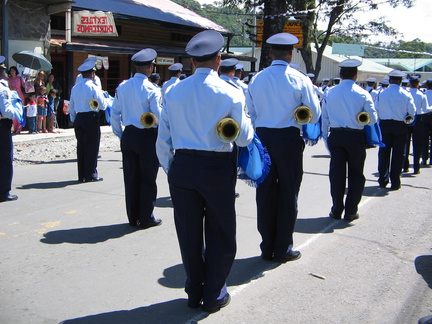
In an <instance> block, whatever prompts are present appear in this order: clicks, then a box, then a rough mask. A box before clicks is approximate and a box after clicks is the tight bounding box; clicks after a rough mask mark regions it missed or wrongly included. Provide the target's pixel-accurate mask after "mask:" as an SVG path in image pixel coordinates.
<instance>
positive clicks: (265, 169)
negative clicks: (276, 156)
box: [237, 133, 271, 188]
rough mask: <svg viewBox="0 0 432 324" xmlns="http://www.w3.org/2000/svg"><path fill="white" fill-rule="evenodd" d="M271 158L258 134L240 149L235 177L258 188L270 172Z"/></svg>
mask: <svg viewBox="0 0 432 324" xmlns="http://www.w3.org/2000/svg"><path fill="white" fill-rule="evenodd" d="M270 166H271V159H270V155H269V154H268V151H267V148H265V147H264V146H263V145H262V143H261V140H260V139H259V137H258V135H257V134H256V133H255V134H254V138H253V140H252V142H251V143H250V144H249V145H248V146H246V147H244V148H242V149H241V151H240V154H239V158H238V167H237V177H238V178H239V179H241V180H244V181H245V182H246V183H247V184H248V185H249V186H251V187H254V188H258V186H259V184H260V183H261V182H263V181H264V180H265V178H266V177H267V175H268V174H269V172H270Z"/></svg>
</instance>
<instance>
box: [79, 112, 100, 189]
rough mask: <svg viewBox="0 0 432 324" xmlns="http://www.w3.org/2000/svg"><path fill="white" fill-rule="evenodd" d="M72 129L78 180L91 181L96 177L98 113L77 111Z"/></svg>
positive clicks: (98, 139)
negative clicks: (75, 144)
mask: <svg viewBox="0 0 432 324" xmlns="http://www.w3.org/2000/svg"><path fill="white" fill-rule="evenodd" d="M74 130H75V137H76V139H77V159H78V161H77V162H78V181H83V180H85V181H91V180H92V179H95V178H97V177H98V172H97V157H98V154H99V145H100V137H101V131H100V123H99V114H98V113H97V112H85V113H78V114H77V115H76V118H75V121H74Z"/></svg>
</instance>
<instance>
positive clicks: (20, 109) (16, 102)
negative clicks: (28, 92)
mask: <svg viewBox="0 0 432 324" xmlns="http://www.w3.org/2000/svg"><path fill="white" fill-rule="evenodd" d="M11 93H12V96H11V101H12V106H14V108H15V118H16V119H18V121H19V123H20V125H21V126H22V127H24V126H25V125H26V116H25V114H24V106H23V103H22V99H21V98H20V97H19V95H18V92H16V91H11Z"/></svg>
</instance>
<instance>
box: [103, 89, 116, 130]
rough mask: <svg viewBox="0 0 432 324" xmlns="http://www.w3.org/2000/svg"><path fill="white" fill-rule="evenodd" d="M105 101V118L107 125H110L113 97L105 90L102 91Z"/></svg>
mask: <svg viewBox="0 0 432 324" xmlns="http://www.w3.org/2000/svg"><path fill="white" fill-rule="evenodd" d="M104 97H105V101H106V103H107V108H106V109H105V120H106V122H107V123H108V125H109V126H111V107H112V105H113V102H114V97H112V96H110V95H109V94H108V93H107V92H104Z"/></svg>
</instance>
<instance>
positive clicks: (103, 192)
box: [0, 142, 432, 324]
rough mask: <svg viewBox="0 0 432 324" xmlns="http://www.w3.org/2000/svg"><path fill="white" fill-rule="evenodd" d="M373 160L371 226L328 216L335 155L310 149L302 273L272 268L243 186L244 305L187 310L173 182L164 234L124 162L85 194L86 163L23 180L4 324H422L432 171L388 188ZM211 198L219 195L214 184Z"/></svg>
mask: <svg viewBox="0 0 432 324" xmlns="http://www.w3.org/2000/svg"><path fill="white" fill-rule="evenodd" d="M377 153H378V149H377V148H372V149H368V150H367V161H366V166H365V176H366V178H367V181H366V187H365V190H364V196H363V199H362V201H361V203H360V208H359V213H360V219H358V220H356V221H354V222H352V223H347V222H345V221H343V220H334V219H331V218H329V217H328V212H329V210H330V207H331V198H330V193H329V181H328V166H329V161H330V159H329V156H328V153H327V151H326V149H325V147H324V145H323V143H322V142H320V143H318V144H317V145H316V146H313V147H306V149H305V154H304V171H305V172H304V176H303V182H302V186H301V191H300V196H299V218H298V221H297V224H296V230H295V236H294V241H295V248H296V249H299V250H300V251H301V252H302V255H303V256H302V258H301V259H300V260H298V261H294V262H289V263H286V264H282V265H280V264H277V263H272V262H266V261H263V260H261V258H260V257H259V255H260V250H259V243H260V236H259V234H258V231H257V229H256V205H255V189H254V188H252V187H249V186H247V185H246V184H245V183H244V182H243V181H241V180H239V181H238V183H237V188H236V189H237V190H236V191H237V192H239V193H240V197H239V198H238V199H237V201H236V210H237V245H238V251H237V256H236V260H235V262H234V266H233V268H232V271H231V274H230V277H229V279H228V286H229V292H230V294H231V296H232V300H231V303H230V305H228V306H227V307H226V308H224V309H222V310H221V311H219V312H217V313H214V314H210V315H209V314H207V313H204V312H202V311H200V310H199V309H198V310H192V309H189V308H188V307H187V306H186V302H187V299H186V298H187V296H186V294H185V292H184V290H183V287H184V280H185V274H184V270H183V267H182V264H181V258H180V252H179V248H178V243H177V238H176V233H175V228H174V222H173V209H172V204H171V200H170V195H169V189H168V184H167V181H166V176H165V174H164V172H163V170H162V169H160V171H159V175H158V198H157V201H156V208H155V215H156V217H159V218H161V219H162V220H163V224H162V225H161V226H159V227H155V228H150V229H147V230H139V231H136V230H133V229H132V228H131V227H130V226H128V225H127V217H126V213H125V203H124V188H123V175H122V169H121V153H120V152H119V151H116V152H103V153H101V158H100V159H99V167H98V169H99V173H100V176H102V177H103V178H104V181H103V182H98V183H78V182H77V181H76V178H77V171H76V169H77V167H76V160H75V159H67V160H58V161H53V162H49V163H40V164H29V165H21V166H18V167H16V168H15V173H14V180H13V190H12V193H13V194H17V195H18V196H19V199H18V201H16V202H7V203H2V204H0V256H1V258H0V276H1V283H0V323H4V324H9V323H11V324H20V323H43V324H51V323H61V322H62V323H73V324H84V323H91V324H93V323H95V324H96V323H108V324H117V323H131V324H135V323H167V324H171V323H252V324H254V323H293V324H297V323H305V324H306V323H308V324H309V323H320V324H321V323H359V324H360V323H361V324H363V323H380V324H382V323H388V324H393V323H413V324H415V323H417V321H418V319H419V318H421V317H423V316H427V315H431V314H432V290H431V288H432V249H431V248H432V233H431V229H432V217H431V216H432V215H431V214H432V212H431V208H432V203H431V198H432V194H431V193H432V168H429V167H424V168H422V169H421V174H419V175H413V174H403V176H402V189H401V190H398V191H389V190H388V189H379V188H378V185H377V177H376V170H377ZM209 186H211V183H209Z"/></svg>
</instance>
